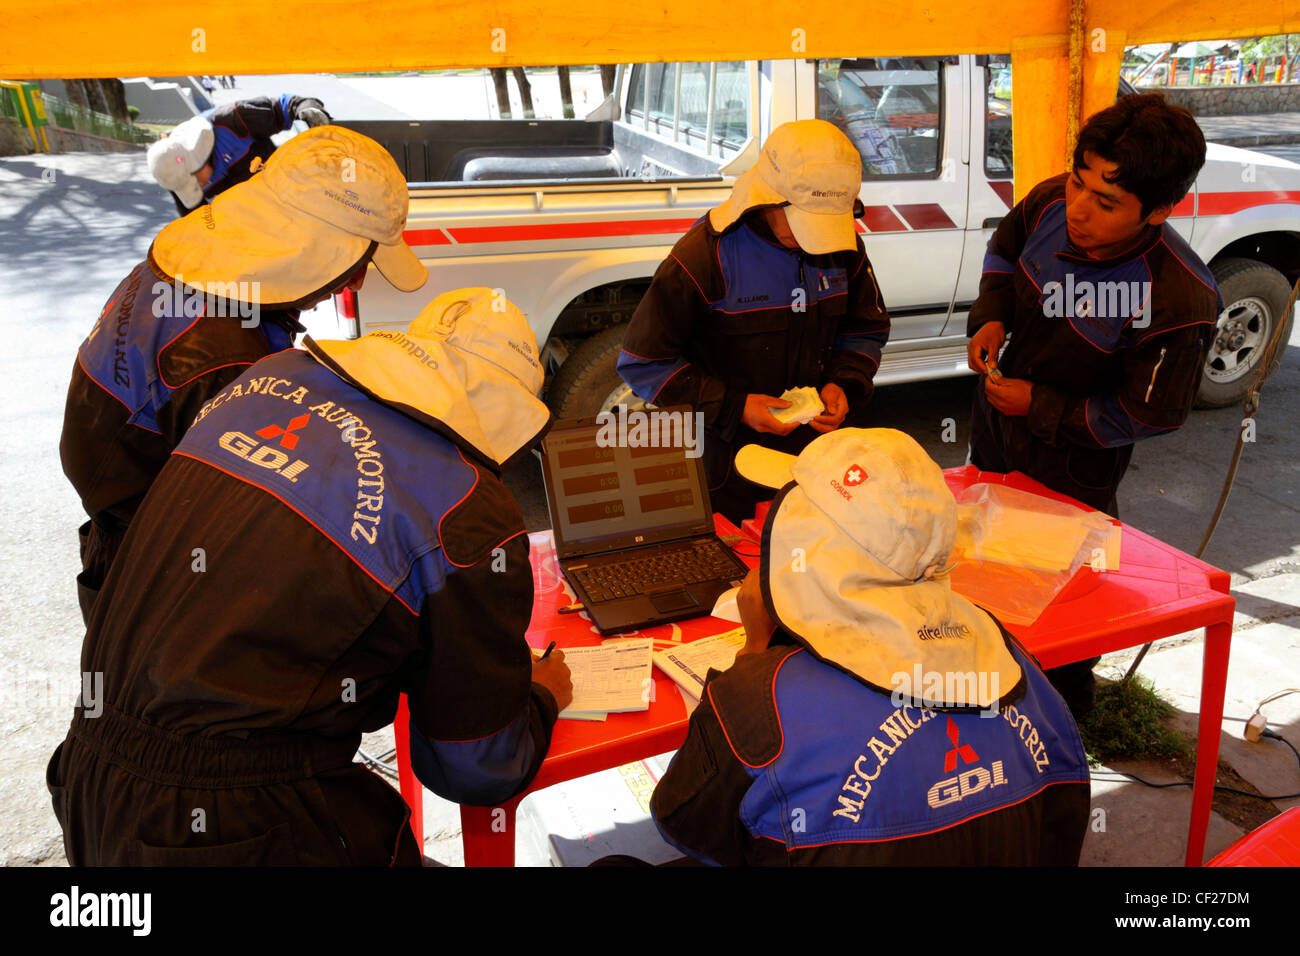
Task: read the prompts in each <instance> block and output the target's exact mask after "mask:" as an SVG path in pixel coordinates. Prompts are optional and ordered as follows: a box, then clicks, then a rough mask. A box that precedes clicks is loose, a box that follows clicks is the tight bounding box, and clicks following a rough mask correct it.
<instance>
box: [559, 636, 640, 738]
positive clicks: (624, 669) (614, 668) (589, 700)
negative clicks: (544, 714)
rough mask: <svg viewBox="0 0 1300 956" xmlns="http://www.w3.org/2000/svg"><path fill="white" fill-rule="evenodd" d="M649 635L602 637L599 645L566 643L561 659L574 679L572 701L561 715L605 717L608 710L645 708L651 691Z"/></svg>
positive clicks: (578, 717) (612, 712) (568, 717)
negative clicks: (601, 642) (571, 645)
mask: <svg viewBox="0 0 1300 956" xmlns="http://www.w3.org/2000/svg"><path fill="white" fill-rule="evenodd" d="M653 646H654V642H653V641H652V640H651V639H650V638H648V637H641V638H632V639H630V640H613V641H605V643H603V644H601V645H600V646H599V647H566V648H565V649H564V663H565V664H567V665H568V666H569V674H570V676H571V678H572V680H573V702H572V703H571V704H569V706H568V707H566V708H565V709H564V710H562V711H560V716H561V717H564V718H567V719H569V720H604V719H605V718H606V717H607V716H608V715H609V714H622V713H628V712H630V711H635V710H647V709H649V707H650V697H651V695H652V694H653V690H652V686H651V685H652V684H653V683H654V678H653V676H652V675H651V672H650V667H651V665H650V653H651V650H652V649H653Z"/></svg>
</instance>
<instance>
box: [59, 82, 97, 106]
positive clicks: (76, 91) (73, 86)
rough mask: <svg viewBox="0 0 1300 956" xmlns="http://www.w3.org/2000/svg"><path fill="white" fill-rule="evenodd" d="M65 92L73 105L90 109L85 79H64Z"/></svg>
mask: <svg viewBox="0 0 1300 956" xmlns="http://www.w3.org/2000/svg"><path fill="white" fill-rule="evenodd" d="M63 92H64V94H65V95H66V96H67V97H68V102H69V103H71V104H72V105H73V106H80V107H81V108H82V109H87V110H88V109H90V108H91V107H90V102H89V100H88V99H87V97H86V81H85V80H64V81H63Z"/></svg>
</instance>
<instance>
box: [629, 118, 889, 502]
mask: <svg viewBox="0 0 1300 956" xmlns="http://www.w3.org/2000/svg"><path fill="white" fill-rule="evenodd" d="M861 184H862V160H861V157H860V156H859V154H858V151H857V150H856V149H855V148H854V147H853V144H852V143H851V142H849V140H848V138H847V137H846V136H845V135H844V134H843V133H842V132H840V131H839V130H838V129H836V128H835V127H834V126H833V125H832V124H830V123H828V122H825V121H824V120H801V121H799V122H794V123H786V124H785V125H783V126H780V127H778V128H777V129H775V130H774V131H773V132H772V134H771V135H770V136H769V137H768V138H767V141H766V142H765V143H764V144H763V149H762V153H761V154H760V156H759V158H758V162H757V163H756V164H755V165H754V166H753V167H752V168H751V169H749V170H747V171H746V172H744V173H743V174H741V176H739V177H738V178H737V179H736V182H735V185H734V186H733V187H732V191H731V196H730V198H728V199H727V200H726V202H724V203H722V204H721V205H719V206H717V207H716V208H714V209H713V210H711V211H710V212H709V214H708V215H707V216H705V217H704V218H703V219H701V220H700V221H699V222H697V223H696V224H695V225H693V226H692V227H691V228H690V230H689V231H688V232H687V233H686V235H685V236H683V237H682V238H681V240H679V241H678V243H677V244H676V245H675V246H674V247H673V251H672V253H671V254H670V255H669V256H668V258H667V259H665V260H664V262H663V264H662V265H661V266H660V267H659V269H658V270H657V271H656V272H655V276H654V279H653V280H652V282H651V284H650V288H649V289H648V290H647V291H646V294H645V296H644V297H643V298H642V299H641V303H640V305H639V306H638V307H637V310H636V312H635V313H634V314H633V316H632V321H631V323H630V324H629V325H628V328H627V334H626V335H625V337H624V340H623V351H622V354H621V355H620V356H619V359H618V371H619V374H620V375H622V376H623V379H624V380H625V381H626V382H627V383H628V385H630V386H631V387H632V389H633V391H635V392H636V394H637V395H638V396H639V397H640V398H642V399H643V400H645V401H647V402H650V403H652V404H655V405H678V404H687V405H691V406H693V407H694V408H695V410H696V411H698V412H701V413H702V414H703V416H704V424H705V445H704V464H705V469H706V472H707V474H708V480H709V494H710V499H711V501H712V503H713V506H714V510H716V511H720V512H722V513H723V514H724V515H726V516H727V517H728V518H730V519H731V520H732V521H735V522H737V523H739V522H740V521H741V520H743V519H745V518H748V517H750V516H751V515H752V514H753V511H754V504H755V503H756V502H757V501H759V500H761V499H762V498H763V497H764V495H763V494H762V493H761V492H760V491H759V490H757V489H755V488H754V487H753V486H752V485H748V484H747V483H745V482H743V481H741V480H739V479H738V478H736V476H735V475H734V474H733V472H732V469H731V461H732V458H733V457H734V455H735V449H737V448H739V447H740V446H741V445H744V444H746V443H750V442H758V443H761V444H764V445H769V446H772V447H777V448H780V449H782V450H785V451H791V452H797V451H799V450H800V449H802V448H803V447H804V445H806V444H807V443H808V442H809V441H811V440H812V439H813V438H815V437H816V436H817V434H818V433H825V432H828V431H831V430H833V429H835V428H838V427H839V426H840V424H842V423H843V422H844V421H845V419H846V417H847V416H848V415H849V413H850V412H853V413H854V414H855V415H857V414H859V413H860V412H861V411H862V410H863V409H864V408H865V406H866V404H867V402H868V401H869V399H870V396H871V391H872V380H873V378H874V376H875V373H876V369H877V368H878V367H879V365H880V351H881V349H882V348H883V347H884V345H885V343H886V341H887V340H888V338H889V315H888V313H887V312H886V311H885V306H884V303H883V302H882V300H881V297H880V288H879V286H878V285H877V284H876V277H875V275H874V274H873V273H872V270H871V263H870V262H869V261H868V260H867V255H866V251H865V250H864V249H863V246H862V241H861V240H860V239H859V238H858V235H857V231H856V229H855V226H854V217H855V215H856V214H860V210H861V204H860V203H859V202H858V200H857V195H858V190H859V188H860V187H861ZM798 387H811V388H814V389H816V391H817V392H818V394H819V396H820V399H821V405H822V410H821V412H820V413H818V414H816V415H815V417H812V418H811V419H810V420H809V419H807V418H806V417H801V418H799V419H798V420H797V421H782V420H780V419H778V418H776V417H774V416H773V415H772V409H774V408H775V409H781V408H787V407H789V405H790V403H789V402H787V401H783V400H782V399H780V398H779V396H780V395H781V394H782V393H783V392H785V391H786V390H787V389H790V388H798ZM813 412H815V409H814V410H812V411H809V412H808V415H812V414H813ZM800 422H806V426H805V425H804V424H800ZM768 497H770V496H768Z"/></svg>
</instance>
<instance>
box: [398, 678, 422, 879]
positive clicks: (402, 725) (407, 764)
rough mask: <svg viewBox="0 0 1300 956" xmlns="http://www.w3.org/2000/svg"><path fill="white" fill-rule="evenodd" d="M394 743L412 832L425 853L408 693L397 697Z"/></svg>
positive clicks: (420, 789)
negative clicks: (412, 753) (409, 811)
mask: <svg viewBox="0 0 1300 956" xmlns="http://www.w3.org/2000/svg"><path fill="white" fill-rule="evenodd" d="M393 738H394V740H393V743H394V746H396V747H397V783H398V786H399V787H400V788H401V790H402V799H403V800H405V801H406V805H407V806H408V807H410V808H411V832H412V833H414V834H415V842H416V843H417V844H419V846H420V853H421V854H423V853H424V787H423V786H422V785H421V783H420V781H419V780H417V779H416V777H415V771H414V770H412V769H411V712H410V711H409V710H407V709H406V695H405V694H401V695H399V696H398V698H397V716H396V717H394V718H393Z"/></svg>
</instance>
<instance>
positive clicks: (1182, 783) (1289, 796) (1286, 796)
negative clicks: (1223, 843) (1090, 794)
mask: <svg viewBox="0 0 1300 956" xmlns="http://www.w3.org/2000/svg"><path fill="white" fill-rule="evenodd" d="M1278 696H1281V695H1278ZM1274 699H1276V698H1269V700H1274ZM1265 703H1268V701H1265ZM1261 706H1263V705H1261ZM1237 719H1238V720H1240V719H1241V718H1237ZM1261 736H1264V737H1272V738H1273V739H1274V740H1280V741H1282V743H1284V744H1286V745H1287V746H1288V747H1290V748H1291V752H1292V753H1293V754H1295V758H1296V761H1297V762H1298V763H1300V750H1296V748H1295V745H1294V744H1292V743H1291V741H1289V740H1287V739H1286V738H1285V737H1283V736H1282V735H1281V734H1277V733H1274V732H1273V731H1271V730H1265V731H1263V733H1262V734H1261ZM1103 773H1110V774H1115V775H1117V776H1120V777H1127V778H1128V779H1129V780H1133V781H1136V782H1137V783H1140V784H1142V785H1143V786H1146V787H1152V788H1154V789H1156V790H1167V789H1168V788H1170V787H1190V786H1191V783H1189V782H1188V781H1186V780H1177V781H1175V782H1173V783H1152V782H1151V781H1150V780H1143V779H1142V778H1141V777H1139V776H1138V775H1137V774H1132V773H1125V772H1124V771H1123V770H1103V771H1100V772H1098V771H1095V770H1093V771H1089V775H1090V776H1094V777H1098V778H1099V779H1103V780H1104V779H1106V778H1105V777H1102V776H1101V774H1103ZM1214 789H1215V790H1222V791H1223V792H1224V793H1235V794H1238V795H1240V796H1243V797H1254V798H1255V799H1256V800H1294V799H1295V798H1296V797H1300V793H1283V794H1279V795H1278V796H1267V795H1265V794H1260V793H1247V792H1246V791H1245V790H1238V789H1236V788H1235V787H1224V786H1221V785H1219V784H1215V786H1214Z"/></svg>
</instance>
